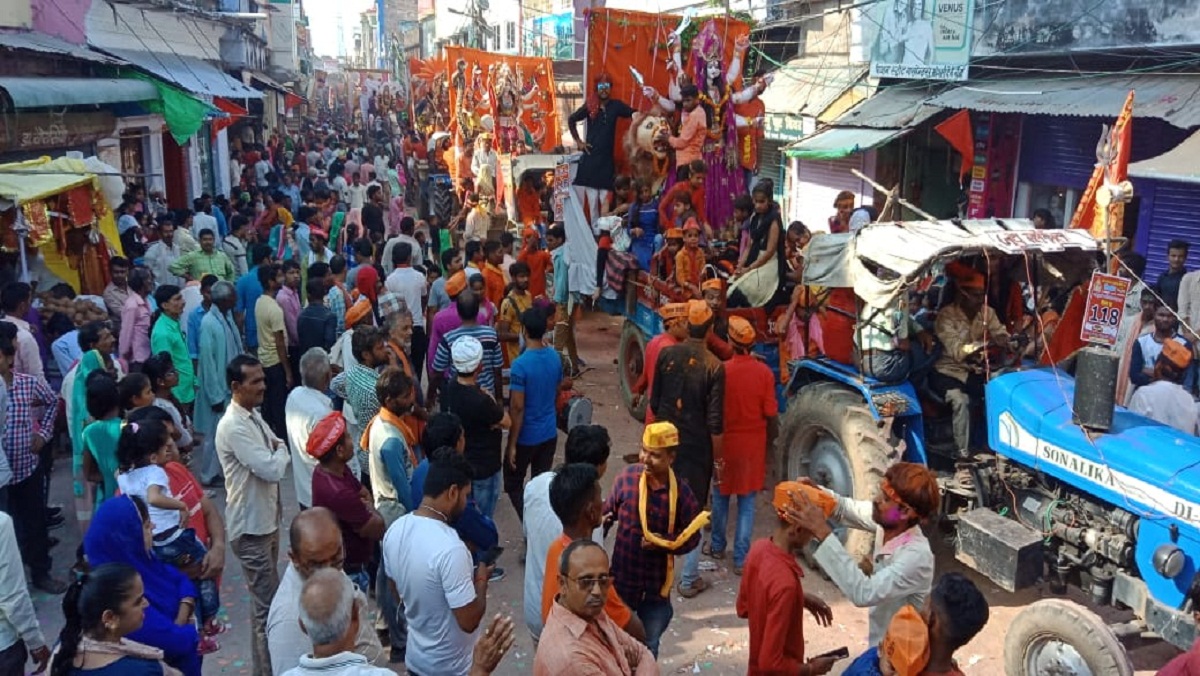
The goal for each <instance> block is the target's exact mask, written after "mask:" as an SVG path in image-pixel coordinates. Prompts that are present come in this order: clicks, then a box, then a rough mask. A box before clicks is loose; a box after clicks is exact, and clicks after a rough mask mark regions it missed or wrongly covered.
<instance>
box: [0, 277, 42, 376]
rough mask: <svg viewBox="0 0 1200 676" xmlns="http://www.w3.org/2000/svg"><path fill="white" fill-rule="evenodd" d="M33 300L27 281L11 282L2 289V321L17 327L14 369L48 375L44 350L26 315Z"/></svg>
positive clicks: (0, 318) (0, 301)
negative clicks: (34, 334) (43, 355)
mask: <svg viewBox="0 0 1200 676" xmlns="http://www.w3.org/2000/svg"><path fill="white" fill-rule="evenodd" d="M31 302H33V287H31V286H29V285H28V284H26V283H25V282H10V283H8V284H5V285H4V288H3V289H0V310H3V311H4V315H3V316H2V317H0V321H4V322H8V323H9V324H12V325H13V326H15V327H17V341H16V345H15V346H16V348H17V352H16V355H15V356H14V357H13V365H12V366H13V370H14V371H16V372H17V373H24V374H25V375H29V376H33V377H35V378H42V379H44V378H45V377H46V369H45V367H44V365H43V364H42V351H41V348H39V347H38V343H37V339H36V338H34V337H33V329H32V328H30V326H29V322H27V321H25V316H26V315H28V314H29V304H30V303H31Z"/></svg>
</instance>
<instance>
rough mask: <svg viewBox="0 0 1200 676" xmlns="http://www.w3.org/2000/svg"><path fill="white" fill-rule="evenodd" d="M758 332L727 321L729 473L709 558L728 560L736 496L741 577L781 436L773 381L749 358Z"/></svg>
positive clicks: (737, 320)
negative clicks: (772, 451)
mask: <svg viewBox="0 0 1200 676" xmlns="http://www.w3.org/2000/svg"><path fill="white" fill-rule="evenodd" d="M755 338H756V336H755V333H754V327H753V326H751V325H750V322H748V321H746V320H745V319H742V318H741V317H730V318H729V340H730V342H731V343H733V351H734V354H733V358H732V359H730V360H729V361H727V362H725V448H726V449H728V450H727V451H726V464H725V472H724V475H723V476H722V477H721V482H720V484H719V485H718V486H717V487H716V492H715V493H713V497H712V507H713V530H712V545H711V549H710V551H709V555H710V556H712V557H713V558H714V559H722V558H724V557H725V520H726V518H728V516H729V503H730V502H731V498H732V497H733V496H735V495H736V496H737V512H738V514H737V527H736V529H735V534H734V540H733V572H734V573H735V574H738V575H741V573H742V566H743V565H744V563H745V560H746V553H747V552H748V551H749V550H750V533H751V531H752V530H753V529H754V498H755V496H756V495H757V494H758V492H759V491H761V490H762V489H763V483H764V482H765V481H766V477H767V449H768V448H770V447H771V445H772V444H773V443H774V442H775V436H776V435H777V434H778V433H779V418H778V416H779V404H778V402H777V400H776V399H775V376H774V375H773V374H772V373H771V369H769V368H767V365H766V364H764V363H762V362H761V361H759V360H757V359H755V358H754V356H753V355H751V354H750V350H751V348H752V347H753V346H754V340H755Z"/></svg>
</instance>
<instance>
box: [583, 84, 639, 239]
mask: <svg viewBox="0 0 1200 676" xmlns="http://www.w3.org/2000/svg"><path fill="white" fill-rule="evenodd" d="M623 117H624V118H631V117H633V108H630V107H629V104H627V103H625V102H624V101H618V100H617V99H614V98H612V78H611V77H609V76H608V74H607V73H601V74H600V75H599V76H597V77H596V84H595V85H594V89H593V91H592V92H591V93H589V94H588V96H587V100H586V101H584V104H583V105H582V106H580V107H579V110H576V111H575V112H573V113H571V115H570V117H568V118H567V128H568V129H570V130H571V138H573V139H575V145H576V147H578V148H579V149H580V150H582V151H583V158H582V159H580V160H579V168H578V169H577V171H576V172H575V184H574V185H575V188H576V191H577V192H578V194H579V197H580V199H581V200H582V201H583V202H584V203H585V204H586V205H587V214H588V220H589V222H591V221H595V220H596V217H598V216H599V215H600V213H601V211H600V207H601V205H607V203H608V194H609V193H610V192H612V189H613V176H615V175H616V173H617V169H616V165H615V164H614V162H613V144H614V143H615V142H616V139H617V120H619V119H620V118H623ZM583 120H587V137H586V138H587V140H586V141H584V140H581V139H580V138H579V130H578V129H576V126H577V125H578V124H579V123H580V122H581V121H583Z"/></svg>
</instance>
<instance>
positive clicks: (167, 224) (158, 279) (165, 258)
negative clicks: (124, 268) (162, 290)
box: [146, 218, 184, 288]
mask: <svg viewBox="0 0 1200 676" xmlns="http://www.w3.org/2000/svg"><path fill="white" fill-rule="evenodd" d="M182 255H183V250H182V249H180V247H179V242H176V241H175V224H174V223H173V222H171V220H170V218H164V219H163V220H162V221H161V222H159V224H158V241H157V242H154V243H152V244H151V245H150V246H149V247H148V248H147V249H146V267H148V268H150V272H153V273H154V283H155V284H157V285H159V286H162V285H163V284H174V285H175V286H178V287H180V288H183V284H184V280H183V278H182V277H179V276H177V275H174V274H172V273H171V264H172V263H174V262H175V261H177V260H179V257H180V256H182Z"/></svg>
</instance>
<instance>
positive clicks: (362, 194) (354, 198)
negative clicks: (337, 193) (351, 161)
mask: <svg viewBox="0 0 1200 676" xmlns="http://www.w3.org/2000/svg"><path fill="white" fill-rule="evenodd" d="M350 180H351V181H352V184H351V185H350V187H348V188H346V194H347V199H346V202H348V203H349V204H350V208H351V209H362V208H363V204H366V201H367V186H365V185H363V184H362V179H361V178H359V176H358V174H357V173H355V174H352V175H351V176H350Z"/></svg>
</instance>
